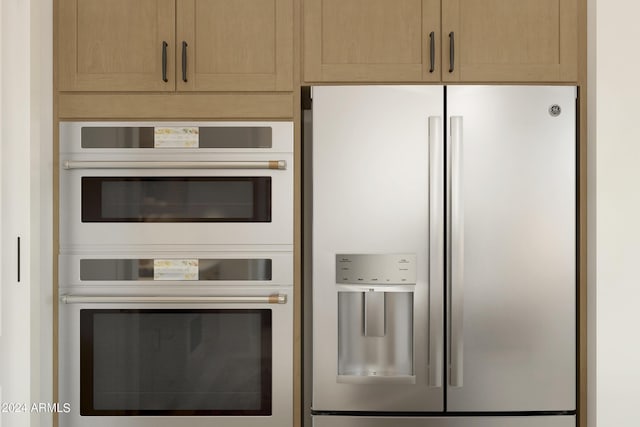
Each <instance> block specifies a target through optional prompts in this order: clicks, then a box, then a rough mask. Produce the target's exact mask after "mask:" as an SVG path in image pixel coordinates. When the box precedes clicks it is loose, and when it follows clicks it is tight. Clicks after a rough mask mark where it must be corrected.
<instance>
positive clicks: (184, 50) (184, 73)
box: [182, 41, 187, 83]
mask: <svg viewBox="0 0 640 427" xmlns="http://www.w3.org/2000/svg"><path fill="white" fill-rule="evenodd" d="M182 81H183V82H185V83H186V82H187V42H185V41H183V42H182Z"/></svg>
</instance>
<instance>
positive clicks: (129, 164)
mask: <svg viewBox="0 0 640 427" xmlns="http://www.w3.org/2000/svg"><path fill="white" fill-rule="evenodd" d="M62 166H63V167H64V169H279V170H286V169H287V161H286V160H264V161H239V162H234V161H228V162H226V161H210V162H201V161H193V162H189V161H186V162H178V161H176V162H153V161H147V162H145V161H139V162H136V161H122V162H110V161H88V160H87V161H80V160H65V161H64V162H63V164H62Z"/></svg>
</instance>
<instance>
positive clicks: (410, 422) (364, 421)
mask: <svg viewBox="0 0 640 427" xmlns="http://www.w3.org/2000/svg"><path fill="white" fill-rule="evenodd" d="M575 425H576V417H575V416H574V415H561V416H555V415H554V416H526V417H524V416H522V417H511V416H500V417H497V416H487V417H340V416H322V417H313V427H390V426H393V427H575Z"/></svg>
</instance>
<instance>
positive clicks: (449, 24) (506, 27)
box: [442, 0, 578, 82]
mask: <svg viewBox="0 0 640 427" xmlns="http://www.w3.org/2000/svg"><path fill="white" fill-rule="evenodd" d="M577 28H578V13H577V0H443V2H442V32H443V37H446V38H448V37H449V34H450V33H451V32H453V33H454V42H455V48H454V67H453V71H452V72H449V69H450V68H449V66H450V58H449V47H448V40H445V43H446V48H443V62H444V63H445V67H446V70H445V71H444V72H443V73H442V79H443V81H445V82H446V81H470V82H474V81H478V82H482V81H496V82H506V81H526V82H529V81H530V82H545V81H550V82H554V81H557V82H562V81H577V79H578V61H577V49H578V42H577V40H578V38H577V34H578V33H577Z"/></svg>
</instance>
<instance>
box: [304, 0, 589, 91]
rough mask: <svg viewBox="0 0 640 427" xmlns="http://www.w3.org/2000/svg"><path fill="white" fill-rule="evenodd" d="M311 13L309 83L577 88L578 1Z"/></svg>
mask: <svg viewBox="0 0 640 427" xmlns="http://www.w3.org/2000/svg"><path fill="white" fill-rule="evenodd" d="M303 7H304V11H303V15H304V18H303V19H304V21H303V25H304V80H305V81H307V82H315V81H327V82H328V81H334V82H340V81H367V82H376V81H379V82H385V81H386V82H403V81H407V82H409V81H415V82H418V81H425V82H428V81H444V82H505V81H523V82H563V81H576V80H577V66H578V64H577V49H578V42H577V28H578V12H577V0H304V3H303ZM432 34H433V35H432ZM433 39H435V41H432V40H433ZM433 59H435V64H433V65H432V61H433Z"/></svg>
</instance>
